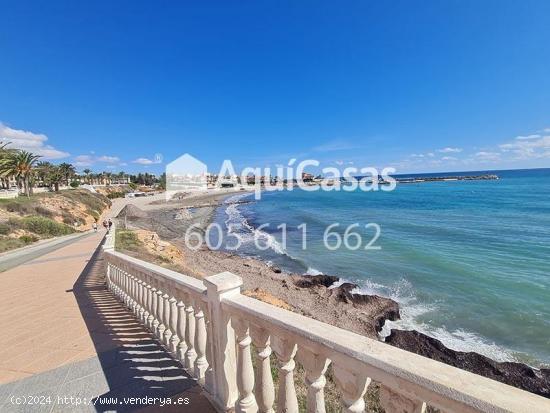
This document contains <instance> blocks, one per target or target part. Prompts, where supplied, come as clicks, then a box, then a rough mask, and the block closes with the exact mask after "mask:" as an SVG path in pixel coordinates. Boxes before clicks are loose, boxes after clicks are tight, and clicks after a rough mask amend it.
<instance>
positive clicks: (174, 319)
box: [168, 297, 180, 355]
mask: <svg viewBox="0 0 550 413" xmlns="http://www.w3.org/2000/svg"><path fill="white" fill-rule="evenodd" d="M168 304H169V306H170V331H171V332H172V336H171V337H170V345H169V348H170V353H172V354H173V355H176V350H177V348H178V342H179V341H180V338H179V337H180V336H179V335H178V305H177V304H178V300H176V298H175V297H171V298H170V300H168Z"/></svg>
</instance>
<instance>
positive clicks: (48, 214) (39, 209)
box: [35, 205, 54, 218]
mask: <svg viewBox="0 0 550 413" xmlns="http://www.w3.org/2000/svg"><path fill="white" fill-rule="evenodd" d="M35 211H36V213H37V214H38V215H42V216H43V217H48V218H51V217H53V215H54V214H53V212H52V211H50V210H49V209H48V208H44V207H43V206H40V205H38V206H37V207H36V208H35Z"/></svg>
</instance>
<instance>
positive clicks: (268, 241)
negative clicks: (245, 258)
mask: <svg viewBox="0 0 550 413" xmlns="http://www.w3.org/2000/svg"><path fill="white" fill-rule="evenodd" d="M246 196H250V194H239V195H236V196H233V197H230V198H228V199H227V200H226V201H225V203H226V204H228V206H227V208H226V209H225V213H226V215H227V219H226V220H225V226H226V227H227V231H228V233H229V234H231V235H233V236H236V237H237V238H238V239H239V241H240V243H241V245H246V244H249V245H255V244H257V245H261V246H262V248H263V247H265V248H266V249H271V250H273V251H274V252H276V253H277V254H281V255H288V254H287V252H286V251H285V249H284V248H283V246H282V245H281V244H280V243H279V241H277V239H276V238H275V237H274V236H273V235H271V234H269V233H268V232H266V231H263V230H260V229H257V228H254V226H253V225H251V224H250V222H249V221H248V220H247V219H246V217H245V216H244V215H243V214H242V213H241V211H240V210H239V208H238V207H239V204H238V203H237V201H239V200H241V199H242V198H245V197H246ZM288 256H289V257H290V255H288ZM290 258H292V257H290Z"/></svg>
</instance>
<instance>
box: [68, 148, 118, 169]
mask: <svg viewBox="0 0 550 413" xmlns="http://www.w3.org/2000/svg"><path fill="white" fill-rule="evenodd" d="M90 153H91V154H92V155H78V156H75V157H74V164H75V165H76V166H91V165H93V164H96V163H108V164H120V158H119V157H118V156H110V155H102V156H94V154H95V152H93V151H92V152H90Z"/></svg>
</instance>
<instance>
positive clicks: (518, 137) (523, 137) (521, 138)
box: [516, 134, 540, 141]
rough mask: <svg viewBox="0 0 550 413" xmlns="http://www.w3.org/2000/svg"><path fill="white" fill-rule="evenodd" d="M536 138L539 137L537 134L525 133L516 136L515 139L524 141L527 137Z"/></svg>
mask: <svg viewBox="0 0 550 413" xmlns="http://www.w3.org/2000/svg"><path fill="white" fill-rule="evenodd" d="M538 138H540V135H539V134H534V135H527V136H516V140H518V141H526V140H529V139H538Z"/></svg>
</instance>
